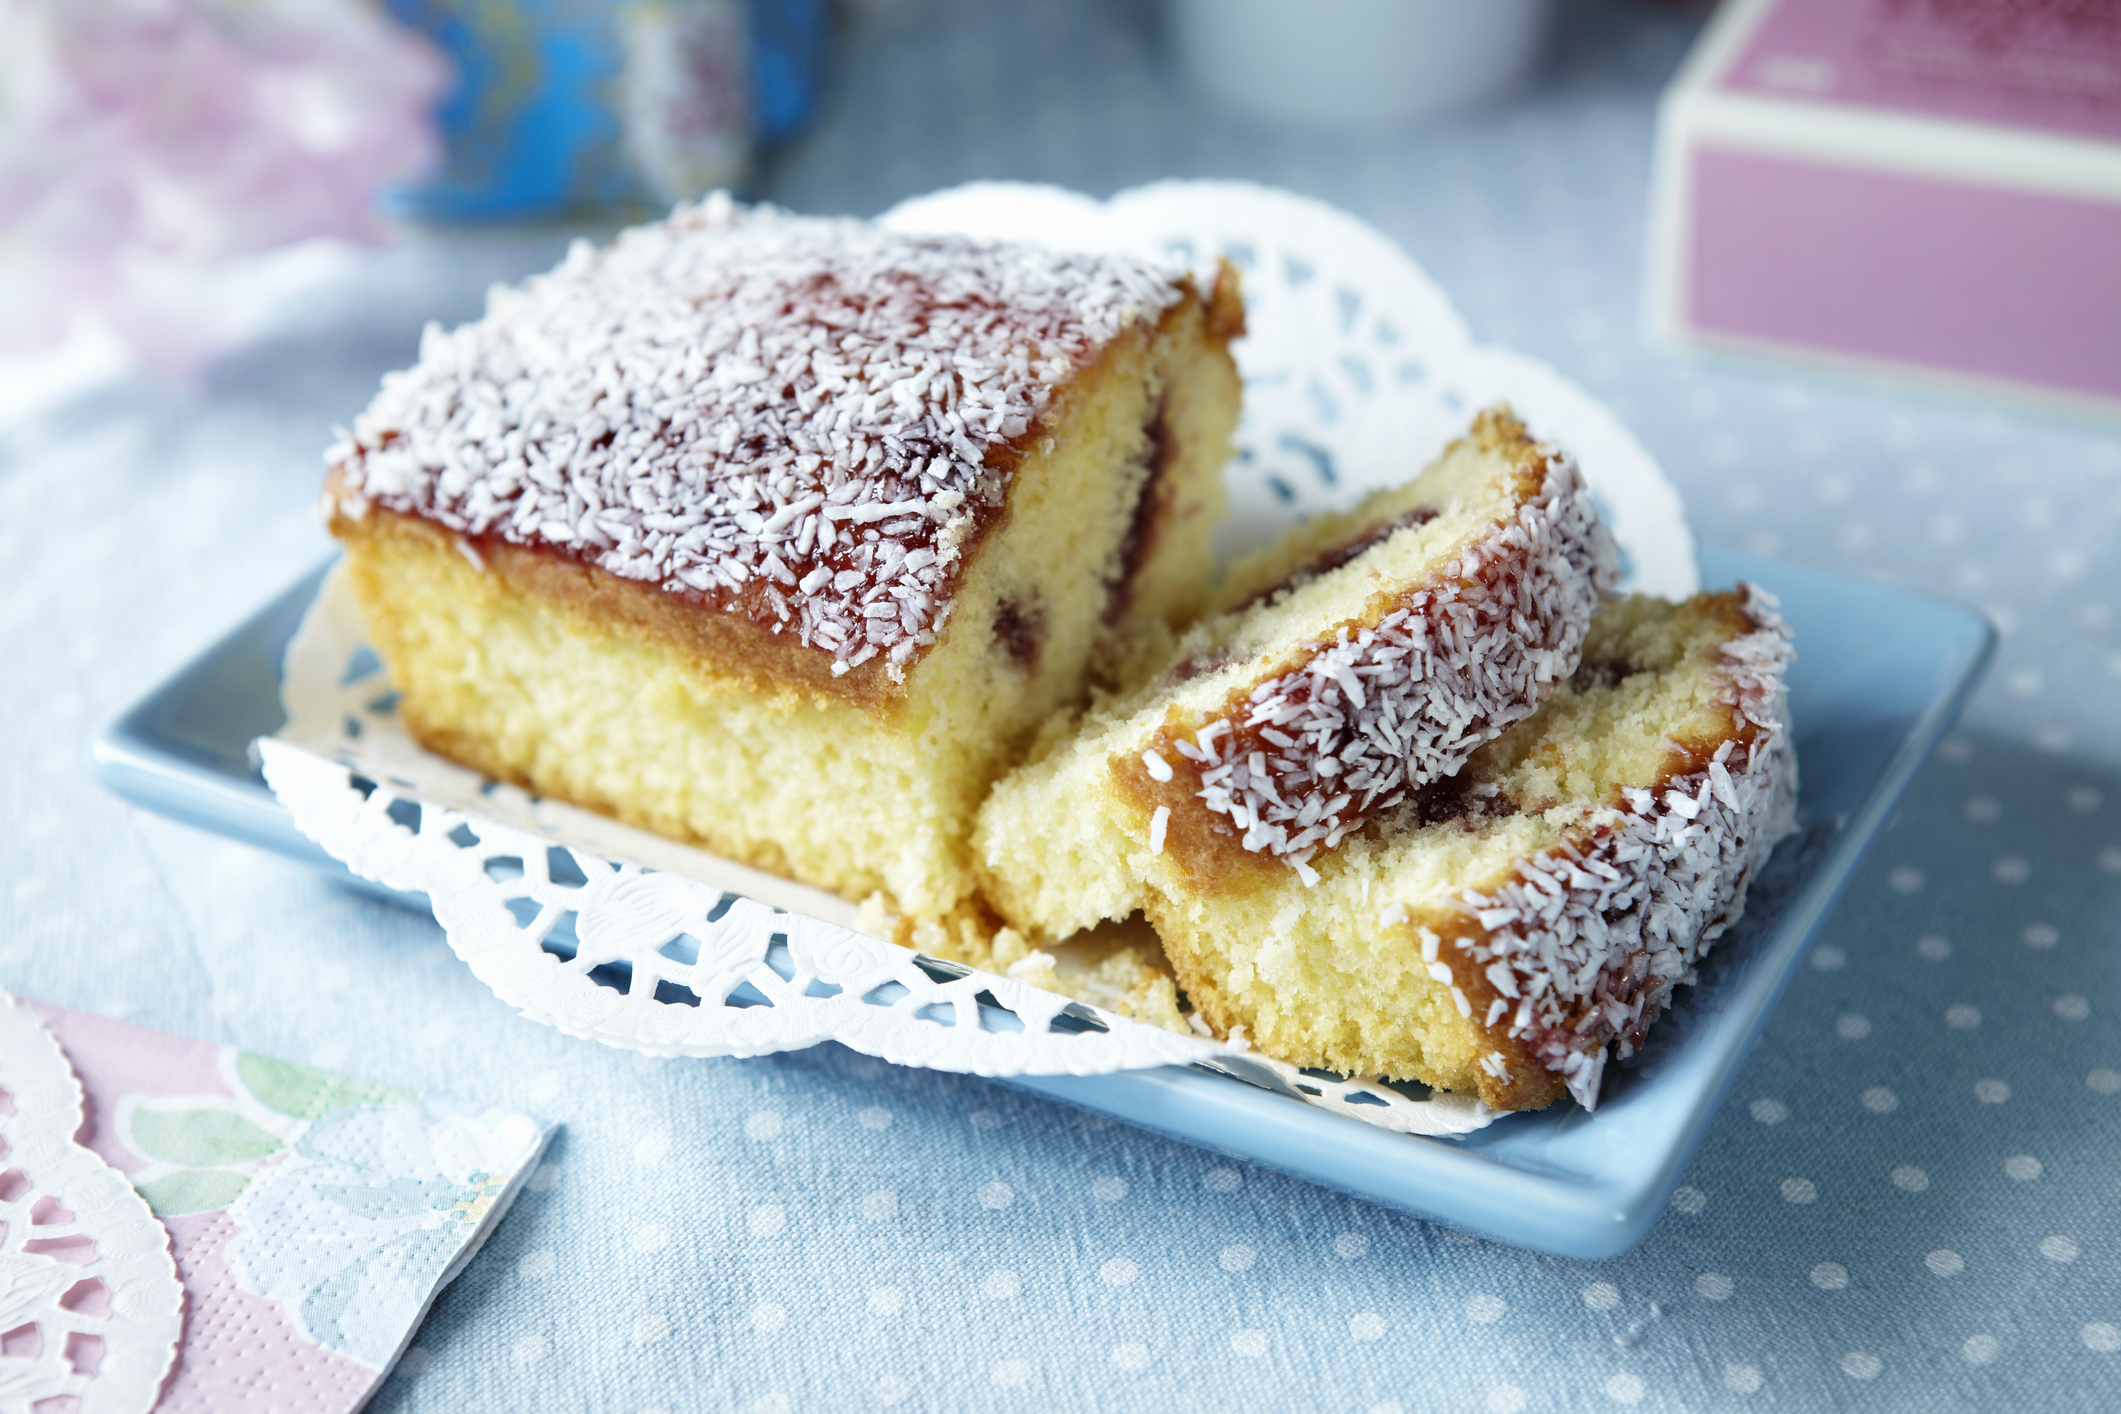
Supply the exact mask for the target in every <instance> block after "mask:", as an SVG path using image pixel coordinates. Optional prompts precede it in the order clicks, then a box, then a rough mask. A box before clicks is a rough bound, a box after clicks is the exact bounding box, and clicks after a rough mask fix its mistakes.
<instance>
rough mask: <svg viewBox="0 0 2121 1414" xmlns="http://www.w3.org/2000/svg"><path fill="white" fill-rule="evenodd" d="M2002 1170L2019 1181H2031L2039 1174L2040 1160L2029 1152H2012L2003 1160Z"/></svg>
mask: <svg viewBox="0 0 2121 1414" xmlns="http://www.w3.org/2000/svg"><path fill="white" fill-rule="evenodd" d="M2003 1171H2004V1172H2005V1173H2007V1174H2009V1175H2010V1176H2011V1177H2012V1178H2015V1179H2017V1180H2018V1181H2019V1182H2020V1183H2031V1182H2032V1181H2033V1180H2034V1179H2036V1178H2038V1177H2039V1176H2040V1161H2039V1160H2038V1159H2036V1158H2034V1157H2033V1156H2032V1155H2031V1154H2013V1155H2011V1156H2010V1157H2009V1158H2007V1159H2005V1160H2004V1161H2003Z"/></svg>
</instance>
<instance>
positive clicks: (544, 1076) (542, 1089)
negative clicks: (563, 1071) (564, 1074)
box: [530, 1070, 566, 1105]
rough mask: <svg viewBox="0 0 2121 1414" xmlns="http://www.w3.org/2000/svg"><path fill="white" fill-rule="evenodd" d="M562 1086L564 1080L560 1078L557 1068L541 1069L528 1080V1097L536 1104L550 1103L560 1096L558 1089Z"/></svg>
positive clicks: (563, 1086) (562, 1087)
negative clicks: (541, 1070)
mask: <svg viewBox="0 0 2121 1414" xmlns="http://www.w3.org/2000/svg"><path fill="white" fill-rule="evenodd" d="M564 1088H566V1081H564V1080H563V1079H561V1078H560V1073H559V1072H558V1071H557V1070H547V1071H543V1072H541V1073H539V1074H538V1076H537V1077H536V1078H535V1079H533V1080H532V1081H531V1082H530V1098H531V1100H532V1102H533V1103H536V1104H540V1105H547V1104H551V1103H552V1102H553V1101H554V1100H557V1099H559V1098H560V1091H561V1090H563V1089H564Z"/></svg>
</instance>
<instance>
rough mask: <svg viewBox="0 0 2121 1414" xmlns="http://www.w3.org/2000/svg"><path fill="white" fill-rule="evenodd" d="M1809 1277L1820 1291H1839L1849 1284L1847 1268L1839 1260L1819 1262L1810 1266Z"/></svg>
mask: <svg viewBox="0 0 2121 1414" xmlns="http://www.w3.org/2000/svg"><path fill="white" fill-rule="evenodd" d="M1811 1277H1812V1285H1813V1286H1816V1287H1818V1288H1819V1289H1820V1290H1821V1291H1839V1290H1841V1289H1842V1288H1843V1287H1845V1286H1847V1285H1848V1284H1849V1269H1848V1268H1847V1267H1844V1266H1842V1265H1841V1264H1840V1263H1839V1262H1821V1263H1820V1264H1819V1265H1818V1266H1816V1267H1814V1268H1812V1271H1811Z"/></svg>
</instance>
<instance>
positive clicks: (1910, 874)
mask: <svg viewBox="0 0 2121 1414" xmlns="http://www.w3.org/2000/svg"><path fill="white" fill-rule="evenodd" d="M1885 881H1886V882H1887V883H1888V884H1891V885H1892V886H1893V890H1894V892H1896V893H1903V894H1911V893H1913V892H1915V891H1916V890H1917V889H1919V888H1921V887H1922V871H1921V870H1920V869H1911V868H1909V867H1908V866H1907V865H1905V864H1903V865H1901V866H1900V867H1899V868H1898V869H1895V870H1894V871H1893V872H1892V873H1890V874H1888V875H1886V876H1885Z"/></svg>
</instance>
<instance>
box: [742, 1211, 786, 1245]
mask: <svg viewBox="0 0 2121 1414" xmlns="http://www.w3.org/2000/svg"><path fill="white" fill-rule="evenodd" d="M750 1223H751V1235H752V1236H753V1237H779V1236H780V1235H781V1233H782V1232H783V1231H784V1230H786V1228H787V1226H788V1210H787V1209H786V1208H783V1207H782V1206H781V1205H780V1204H778V1203H761V1204H759V1206H757V1207H756V1208H753V1209H752V1210H751V1218H750Z"/></svg>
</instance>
